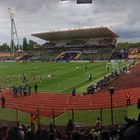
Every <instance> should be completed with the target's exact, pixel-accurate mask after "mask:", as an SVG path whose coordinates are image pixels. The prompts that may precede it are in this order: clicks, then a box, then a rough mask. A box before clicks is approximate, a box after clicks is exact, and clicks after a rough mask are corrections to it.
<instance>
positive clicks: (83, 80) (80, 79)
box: [0, 62, 127, 93]
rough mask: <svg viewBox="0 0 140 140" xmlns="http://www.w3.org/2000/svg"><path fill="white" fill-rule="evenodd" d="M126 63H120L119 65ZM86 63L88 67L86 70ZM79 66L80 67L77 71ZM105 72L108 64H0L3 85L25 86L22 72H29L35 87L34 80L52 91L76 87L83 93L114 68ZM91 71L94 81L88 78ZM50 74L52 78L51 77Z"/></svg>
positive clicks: (0, 78) (28, 75)
mask: <svg viewBox="0 0 140 140" xmlns="http://www.w3.org/2000/svg"><path fill="white" fill-rule="evenodd" d="M126 64H127V63H119V67H122V66H124V65H126ZM85 66H87V70H86V69H85ZM76 67H78V68H79V70H76ZM113 70H114V69H113V68H110V70H109V71H106V63H105V62H100V63H27V64H23V63H4V62H3V63H2V62H1V63H0V85H1V86H2V87H6V88H7V87H12V86H13V85H16V86H18V85H22V81H23V74H24V75H26V78H27V79H28V80H27V82H26V83H27V84H30V85H31V86H32V87H33V85H34V83H37V84H38V86H39V91H42V92H53V93H67V92H71V91H72V88H73V87H75V88H76V90H77V93H82V92H84V91H85V90H86V88H87V87H88V86H89V85H91V84H92V83H94V82H95V81H97V80H99V79H101V78H102V77H103V76H105V75H107V74H109V73H110V72H111V71H113ZM89 74H92V77H93V80H92V81H89V80H88V75H89ZM49 75H51V78H50V79H49Z"/></svg>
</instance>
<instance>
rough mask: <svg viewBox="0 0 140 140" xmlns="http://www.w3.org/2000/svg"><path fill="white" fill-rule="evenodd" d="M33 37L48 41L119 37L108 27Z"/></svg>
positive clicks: (36, 34) (35, 34)
mask: <svg viewBox="0 0 140 140" xmlns="http://www.w3.org/2000/svg"><path fill="white" fill-rule="evenodd" d="M32 36H35V37H38V38H40V39H43V40H46V41H56V40H67V39H83V38H99V37H119V36H118V35H117V34H116V33H114V32H113V31H111V30H110V29H108V28H107V27H99V28H77V29H69V30H59V31H51V32H43V33H33V34H32Z"/></svg>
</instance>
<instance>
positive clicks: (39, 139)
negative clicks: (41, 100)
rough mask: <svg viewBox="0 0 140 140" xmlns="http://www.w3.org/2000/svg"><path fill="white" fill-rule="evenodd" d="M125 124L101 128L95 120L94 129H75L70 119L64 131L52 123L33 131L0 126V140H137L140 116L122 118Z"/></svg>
mask: <svg viewBox="0 0 140 140" xmlns="http://www.w3.org/2000/svg"><path fill="white" fill-rule="evenodd" d="M124 120H125V123H124V124H123V125H117V126H102V122H101V120H100V118H97V121H96V123H95V126H94V127H76V126H75V125H74V123H73V121H72V120H71V119H70V120H69V122H68V124H67V126H66V127H65V128H64V129H60V128H56V127H55V126H54V125H53V124H52V123H51V124H49V125H48V126H42V127H40V128H39V129H37V130H35V131H33V130H32V129H31V127H30V126H25V125H19V124H18V125H16V126H13V127H9V126H0V140H139V139H140V115H139V116H138V120H135V119H129V118H127V117H125V118H124Z"/></svg>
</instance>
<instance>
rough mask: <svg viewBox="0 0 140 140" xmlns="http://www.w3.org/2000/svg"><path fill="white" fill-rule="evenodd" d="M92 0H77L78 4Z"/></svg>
mask: <svg viewBox="0 0 140 140" xmlns="http://www.w3.org/2000/svg"><path fill="white" fill-rule="evenodd" d="M90 3H92V0H77V4H90Z"/></svg>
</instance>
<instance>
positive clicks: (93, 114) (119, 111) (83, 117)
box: [0, 105, 139, 126]
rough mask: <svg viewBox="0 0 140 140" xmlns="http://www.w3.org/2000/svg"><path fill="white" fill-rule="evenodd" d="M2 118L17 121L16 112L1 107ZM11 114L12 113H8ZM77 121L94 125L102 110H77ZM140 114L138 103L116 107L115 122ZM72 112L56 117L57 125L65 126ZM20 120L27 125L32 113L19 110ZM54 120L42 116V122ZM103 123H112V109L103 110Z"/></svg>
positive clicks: (0, 116) (118, 122) (119, 122)
mask: <svg viewBox="0 0 140 140" xmlns="http://www.w3.org/2000/svg"><path fill="white" fill-rule="evenodd" d="M0 112H1V113H0V120H9V121H16V112H15V111H14V110H10V109H0ZM7 114H10V115H7ZM74 114H75V123H76V124H80V125H84V126H94V125H95V122H96V119H97V117H99V116H100V110H94V111H93V110H92V111H90V110H89V111H75V113H74ZM138 114H139V109H137V107H136V105H133V106H130V107H128V108H126V107H123V108H115V109H114V124H123V123H124V117H126V116H127V117H129V118H135V119H137V117H138ZM71 118H72V116H71V112H65V113H64V114H63V115H61V116H59V117H58V118H56V125H61V126H65V125H66V124H67V122H68V120H69V119H71ZM19 121H20V122H21V123H24V124H26V125H29V123H30V114H28V113H23V112H19ZM50 122H52V120H51V119H48V118H44V117H41V124H45V125H48V124H49V123H50ZM102 122H103V125H110V124H111V118H110V109H105V110H103V120H102Z"/></svg>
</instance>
